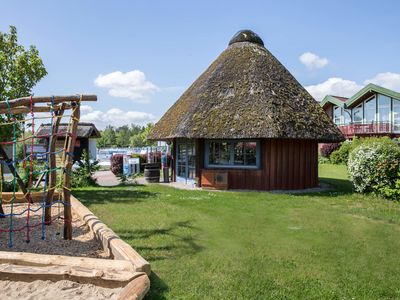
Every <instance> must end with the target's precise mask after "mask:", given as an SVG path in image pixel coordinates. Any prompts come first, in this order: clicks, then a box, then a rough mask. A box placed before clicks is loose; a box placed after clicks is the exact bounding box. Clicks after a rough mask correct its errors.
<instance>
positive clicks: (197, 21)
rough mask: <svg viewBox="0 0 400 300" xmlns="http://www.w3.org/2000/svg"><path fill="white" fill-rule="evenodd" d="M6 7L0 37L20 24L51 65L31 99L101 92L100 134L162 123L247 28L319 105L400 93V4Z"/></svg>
mask: <svg viewBox="0 0 400 300" xmlns="http://www.w3.org/2000/svg"><path fill="white" fill-rule="evenodd" d="M0 4H1V6H0V7H1V10H0V31H3V32H4V31H7V30H8V26H9V25H15V26H16V27H17V29H18V34H19V41H20V43H22V44H23V45H26V46H28V45H30V44H34V45H36V46H37V48H38V49H39V51H40V54H41V57H42V58H43V60H44V63H45V65H46V67H47V70H48V73H49V74H48V75H47V77H46V78H45V79H43V80H42V81H41V82H40V83H39V84H38V85H37V87H35V89H34V93H35V94H36V95H53V94H72V93H95V94H97V95H98V99H99V100H98V102H97V103H90V107H84V110H83V112H82V113H83V119H84V120H87V121H93V122H95V123H96V124H97V125H98V126H99V127H101V128H102V127H104V126H105V125H106V124H107V123H113V124H114V125H116V126H118V125H122V124H123V123H130V122H134V123H145V122H147V121H156V120H157V119H158V118H159V117H161V116H162V114H163V113H164V112H165V111H166V110H167V109H168V108H169V107H170V106H171V105H172V104H173V103H174V102H175V101H176V100H177V99H178V98H179V96H180V94H181V93H182V92H183V91H184V90H185V89H186V88H187V87H188V86H189V85H190V84H191V83H192V82H193V81H194V80H195V79H196V78H197V77H198V76H199V75H200V74H201V73H202V72H203V71H204V70H205V69H206V68H207V67H208V65H209V64H210V63H211V62H212V61H213V60H214V59H215V58H216V57H217V56H218V55H219V54H220V53H221V52H222V51H223V50H224V49H225V48H226V47H227V44H228V41H229V39H230V38H231V37H232V36H233V35H234V34H235V33H236V32H237V31H238V30H240V29H251V30H253V31H255V32H256V33H257V34H258V35H260V36H261V38H262V39H263V40H264V44H265V46H266V47H267V48H268V49H269V50H270V51H271V52H272V53H273V54H274V55H275V56H276V57H277V58H278V59H279V60H280V61H281V62H282V63H283V64H284V65H285V66H286V67H287V68H288V69H289V71H290V72H291V73H292V74H293V75H294V76H295V77H296V78H297V80H298V81H299V82H300V83H302V84H303V85H304V86H306V87H307V89H308V90H309V91H310V92H311V94H313V96H314V97H315V98H317V99H320V98H321V97H323V95H325V94H326V93H331V94H339V95H344V96H349V95H351V94H352V93H354V92H355V91H356V90H357V89H359V88H360V87H362V86H363V85H364V84H366V83H368V82H374V83H377V84H381V85H383V86H386V87H388V88H392V89H395V90H397V91H400V59H399V53H400V36H399V28H400V18H399V17H398V12H399V11H400V1H381V2H378V1H369V2H368V3H367V2H366V1H349V0H347V1H329V2H327V1H306V0H304V1H284V0H281V1H232V0H230V1H196V2H194V1H193V2H190V1H173V0H171V1H158V2H157V1H117V0H116V1H101V0H97V1H94V0H93V1H84V0H80V1H77V0H76V1H74V0H69V1H54V0H53V1H41V0H38V1H28V0H26V1H0ZM300 58H301V59H300ZM96 79H97V80H96Z"/></svg>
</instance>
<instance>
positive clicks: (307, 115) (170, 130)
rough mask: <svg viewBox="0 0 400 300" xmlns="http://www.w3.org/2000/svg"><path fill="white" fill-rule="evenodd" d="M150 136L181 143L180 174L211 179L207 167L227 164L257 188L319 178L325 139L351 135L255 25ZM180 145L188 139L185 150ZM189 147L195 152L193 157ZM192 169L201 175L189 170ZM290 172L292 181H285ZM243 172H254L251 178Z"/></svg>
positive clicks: (236, 182) (237, 183)
mask: <svg viewBox="0 0 400 300" xmlns="http://www.w3.org/2000/svg"><path fill="white" fill-rule="evenodd" d="M149 138H150V139H154V140H170V141H173V142H174V145H175V146H176V149H175V150H174V151H175V153H174V155H175V158H176V163H177V165H176V166H174V168H175V171H176V172H175V177H177V176H178V177H180V175H186V178H185V181H186V182H187V181H188V178H189V179H190V178H191V177H192V178H193V179H196V181H197V183H198V184H199V185H203V186H204V185H205V184H204V183H205V182H206V181H207V184H208V181H210V180H211V181H213V180H214V179H215V178H214V179H209V178H208V179H207V178H205V177H206V176H205V175H204V174H208V173H214V174H215V172H220V171H221V170H222V169H223V170H224V172H226V174H227V175H226V176H227V179H228V181H229V183H228V184H227V186H228V187H230V188H251V189H253V188H254V189H292V188H303V187H304V188H305V187H311V186H315V185H317V184H318V179H317V176H318V174H317V171H316V166H317V143H318V142H339V141H342V140H343V136H342V134H341V132H340V131H339V129H338V128H337V127H336V126H335V125H334V124H333V123H332V121H331V120H330V118H329V117H328V116H327V115H326V114H325V113H324V111H323V109H322V108H321V107H320V105H319V104H318V102H317V101H315V100H314V99H313V98H312V97H311V96H310V94H309V93H308V92H307V91H306V90H305V89H304V88H303V87H302V86H301V84H300V83H299V82H298V81H297V80H296V79H295V78H294V77H293V76H292V75H291V74H290V72H289V71H288V70H287V69H286V68H285V67H284V66H283V65H282V64H281V63H280V62H279V61H278V60H277V59H276V58H275V57H274V56H273V55H272V54H271V53H270V52H269V51H268V50H267V49H266V48H265V47H264V43H263V41H262V40H261V38H260V37H259V36H258V35H256V34H255V33H254V32H252V31H250V30H243V31H239V32H238V33H237V34H236V35H235V36H234V37H233V38H232V39H231V40H230V42H229V46H228V48H227V49H226V50H225V51H223V52H222V54H221V55H220V56H219V57H218V58H217V59H216V60H215V61H214V62H213V63H212V64H211V65H210V67H208V69H207V70H206V71H205V72H204V73H203V74H202V75H201V76H200V77H199V78H198V79H197V80H196V81H195V82H194V83H193V84H192V85H191V86H190V87H189V88H188V89H187V90H186V91H185V92H184V93H183V95H182V96H181V97H180V98H179V99H178V101H176V103H175V104H174V105H173V106H172V107H171V108H170V109H169V110H168V111H167V112H166V113H165V115H164V116H163V117H162V118H161V119H160V121H159V122H158V123H157V124H156V125H155V127H154V129H153V131H152V132H151V134H150V135H149ZM188 141H189V144H190V145H189V146H188ZM246 141H247V142H253V143H254V145H253V146H252V147H253V148H254V150H253V152H251V150H249V149H250V148H243V147H247V146H242V144H240V143H243V142H246ZM180 144H182V145H185V146H182V147H183V148H184V149H185V150H184V151H183V150H182V151H181V150H180ZM182 147H181V148H182ZM221 147H222V148H221ZM237 147H239V148H240V147H242V148H240V149H241V150H240V149H239V148H237ZM249 147H250V146H249ZM189 148H192V152H193V153H194V154H193V156H195V157H194V158H193V157H192V158H188V154H187V152H188V149H189ZM221 149H222V150H221ZM226 149H228V150H226ZM224 151H225V152H224ZM185 153H186V154H185ZM237 153H253V154H254V158H253V159H249V160H248V161H250V162H252V163H253V162H254V164H250V165H248V164H247V165H246V163H242V161H243V160H244V161H246V159H239V160H236V157H237V155H239V154H237ZM282 153H284V154H282ZM240 155H242V154H240ZM183 156H186V157H183ZM215 157H217V158H218V157H224V159H219V160H218V159H215ZM240 157H242V156H240ZM193 159H194V160H195V161H196V164H195V165H192V166H190V165H189V164H188V163H187V161H188V160H190V161H192V160H193ZM299 160H300V161H301V163H302V164H303V165H301V166H299V167H297V166H295V165H294V164H296V163H297V161H299ZM183 161H186V164H184V165H182V162H183ZM238 161H239V163H237V162H238ZM281 164H282V165H281ZM179 168H180V169H179ZM191 168H192V169H194V171H193V174H189V173H190V172H188V170H190V169H191ZM179 172H181V173H182V172H183V173H185V174H183V173H182V174H180V173H179ZM272 172H273V173H272ZM288 173H291V175H290V176H288V178H289V179H288V180H289V181H288V182H284V181H285V180H286V179H284V177H287V175H288ZM311 173H312V174H311ZM241 176H245V177H247V178H250V179H249V182H248V183H246V180H245V178H242V179H241V178H240V177H241ZM249 176H250V177H249ZM304 176H306V179H304V182H298V180H297V179H295V177H298V178H299V180H300V181H301V180H302V179H300V178H301V177H304ZM290 178H291V179H290ZM276 180H277V182H275V181H276ZM281 180H282V182H280V181H281ZM250 181H252V182H253V183H251V182H250ZM214 183H215V182H214ZM209 184H210V185H211V186H212V185H213V184H212V183H209ZM214 186H215V184H214Z"/></svg>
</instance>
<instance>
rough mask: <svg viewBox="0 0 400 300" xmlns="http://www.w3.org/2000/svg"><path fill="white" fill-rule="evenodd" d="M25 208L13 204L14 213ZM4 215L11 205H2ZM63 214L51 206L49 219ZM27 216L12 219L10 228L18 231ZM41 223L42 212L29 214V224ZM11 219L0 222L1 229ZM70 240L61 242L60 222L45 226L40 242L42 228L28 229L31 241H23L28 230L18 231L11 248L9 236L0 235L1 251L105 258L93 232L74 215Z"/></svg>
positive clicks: (0, 233)
mask: <svg viewBox="0 0 400 300" xmlns="http://www.w3.org/2000/svg"><path fill="white" fill-rule="evenodd" d="M26 208H27V204H25V203H24V204H14V208H13V213H20V212H22V211H23V210H25V209H26ZM31 208H32V209H33V210H36V209H37V208H39V204H32V205H31ZM3 209H4V212H5V213H6V214H8V213H10V209H11V207H10V205H5V204H3ZM59 213H60V214H61V216H62V215H63V209H62V207H60V209H58V207H57V204H56V205H55V206H53V209H52V216H53V217H57V216H58V214H59ZM26 217H27V213H24V214H23V215H21V216H14V217H13V220H12V222H13V228H21V227H24V226H25V225H26ZM41 220H42V209H40V210H39V211H37V212H31V213H30V220H29V224H30V225H35V224H40V223H41ZM9 226H10V218H2V219H0V229H9ZM72 226H73V229H72V235H73V239H72V240H71V241H65V240H64V239H63V220H62V219H59V220H55V221H54V222H53V224H52V225H49V226H45V239H44V240H42V227H41V225H39V226H37V227H34V228H30V242H29V243H27V242H26V237H27V230H26V228H24V229H23V230H22V231H20V232H14V233H13V234H12V241H13V246H12V247H11V248H10V247H9V245H8V243H9V238H10V235H9V233H6V232H0V251H19V252H31V253H40V254H59V255H70V256H83V257H95V258H107V257H106V254H105V252H104V251H103V250H102V248H101V245H100V243H98V242H97V241H96V239H95V237H94V234H93V232H91V231H90V229H89V227H88V226H87V225H86V224H85V223H84V222H83V221H82V220H81V219H80V218H78V216H77V215H75V214H73V221H72Z"/></svg>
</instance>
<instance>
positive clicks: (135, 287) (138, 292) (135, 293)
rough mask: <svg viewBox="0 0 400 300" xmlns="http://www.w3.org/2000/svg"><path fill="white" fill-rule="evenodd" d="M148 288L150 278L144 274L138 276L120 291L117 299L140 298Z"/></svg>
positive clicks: (139, 299)
mask: <svg viewBox="0 0 400 300" xmlns="http://www.w3.org/2000/svg"><path fill="white" fill-rule="evenodd" d="M149 290H150V280H149V277H147V276H146V275H144V276H138V277H136V278H134V279H133V280H132V281H131V282H129V283H128V284H127V285H126V286H125V287H124V288H123V290H122V291H121V293H120V294H119V296H118V300H141V299H143V298H144V296H145V295H146V294H147V292H148V291H149Z"/></svg>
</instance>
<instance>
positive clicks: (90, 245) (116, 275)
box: [0, 194, 151, 300]
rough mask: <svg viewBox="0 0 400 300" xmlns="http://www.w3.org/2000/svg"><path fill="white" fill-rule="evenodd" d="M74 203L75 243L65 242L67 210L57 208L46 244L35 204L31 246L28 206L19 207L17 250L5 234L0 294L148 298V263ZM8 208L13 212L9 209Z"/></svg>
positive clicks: (0, 223)
mask: <svg viewBox="0 0 400 300" xmlns="http://www.w3.org/2000/svg"><path fill="white" fill-rule="evenodd" d="M3 196H4V194H3ZM19 196H21V195H19ZM71 204H72V208H73V209H72V233H73V234H72V240H64V239H63V223H64V222H63V219H62V216H63V208H62V206H60V207H57V204H55V205H54V206H53V209H52V219H53V223H52V224H51V225H45V226H44V230H45V239H44V240H42V226H41V223H42V213H43V211H42V209H41V206H40V205H39V204H37V203H34V204H31V210H32V212H31V213H30V217H29V225H30V233H29V234H30V241H29V243H27V242H26V239H27V227H26V226H27V215H26V212H25V213H22V212H24V210H26V208H27V204H26V203H15V204H14V206H13V214H17V215H16V216H14V217H13V218H12V228H13V229H14V230H16V231H15V232H13V234H12V241H13V246H12V247H9V238H10V234H9V233H8V232H0V291H1V295H2V296H5V297H7V298H8V299H22V300H28V299H29V300H31V299H32V300H33V299H85V300H86V299H118V300H122V299H124V300H126V299H143V297H144V296H145V294H146V293H147V291H148V290H149V287H150V281H149V278H148V275H149V274H150V272H151V268H150V265H149V263H148V262H147V261H146V260H145V259H143V258H142V257H141V256H140V255H139V254H138V253H137V252H136V251H135V250H134V249H132V247H131V246H130V245H128V244H127V243H126V242H124V241H123V240H121V239H120V238H119V237H118V236H117V235H116V234H115V233H114V232H113V231H112V230H111V229H110V228H108V227H107V226H106V225H105V224H104V223H102V222H101V220H99V219H98V218H97V217H96V216H95V215H94V214H93V213H92V212H91V211H90V210H89V209H88V208H87V207H85V206H84V205H83V204H82V203H81V202H80V201H79V200H77V199H76V198H75V197H73V196H71ZM3 209H4V212H5V214H9V213H10V212H11V206H10V205H9V204H5V203H4V204H3ZM19 213H22V214H21V216H18V214H19ZM59 216H60V217H61V218H59ZM10 222H11V220H10V218H9V217H6V218H2V219H0V229H1V230H9V229H10V228H11V227H10ZM36 225H37V226H36Z"/></svg>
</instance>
